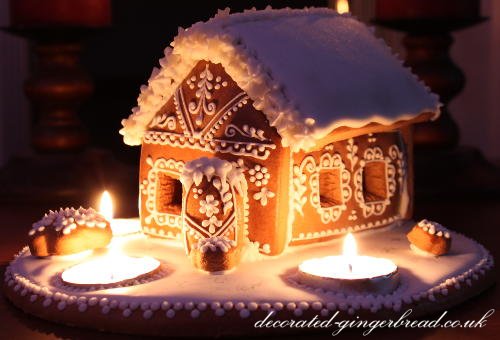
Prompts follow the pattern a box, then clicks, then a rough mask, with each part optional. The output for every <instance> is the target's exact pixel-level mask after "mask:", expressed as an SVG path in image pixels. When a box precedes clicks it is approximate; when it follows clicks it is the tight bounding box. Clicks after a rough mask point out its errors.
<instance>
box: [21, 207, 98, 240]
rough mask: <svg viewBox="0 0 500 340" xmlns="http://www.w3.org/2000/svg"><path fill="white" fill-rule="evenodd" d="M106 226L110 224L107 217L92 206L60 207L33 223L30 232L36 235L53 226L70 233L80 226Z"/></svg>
mask: <svg viewBox="0 0 500 340" xmlns="http://www.w3.org/2000/svg"><path fill="white" fill-rule="evenodd" d="M106 226H108V222H106V219H105V218H104V217H103V216H102V215H100V214H99V213H98V212H97V211H95V210H94V209H92V208H89V209H85V208H82V207H80V208H79V209H75V208H65V209H63V208H60V209H59V210H56V211H52V210H49V212H48V213H47V214H45V216H44V217H43V218H42V219H41V220H39V221H37V222H35V223H33V225H32V228H31V230H30V231H29V233H28V234H29V235H30V236H34V235H35V234H36V233H40V232H43V231H44V230H45V229H47V228H53V229H54V230H55V231H57V232H62V233H63V234H64V235H68V234H70V233H71V231H73V230H75V229H76V228H78V227H87V228H94V227H97V228H101V229H104V228H106Z"/></svg>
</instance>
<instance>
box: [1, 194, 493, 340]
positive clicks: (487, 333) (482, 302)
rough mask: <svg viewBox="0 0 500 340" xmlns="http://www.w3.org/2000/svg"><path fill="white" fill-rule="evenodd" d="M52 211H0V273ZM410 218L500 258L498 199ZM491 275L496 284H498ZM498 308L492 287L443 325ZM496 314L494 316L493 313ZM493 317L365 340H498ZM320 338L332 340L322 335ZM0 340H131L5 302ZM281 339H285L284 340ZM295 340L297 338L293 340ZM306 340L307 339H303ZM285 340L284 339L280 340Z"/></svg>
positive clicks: (379, 333)
mask: <svg viewBox="0 0 500 340" xmlns="http://www.w3.org/2000/svg"><path fill="white" fill-rule="evenodd" d="M49 208H52V209H53V208H55V207H42V206H24V205H3V206H1V207H0V220H1V221H2V222H1V224H0V243H1V247H0V264H1V266H2V272H3V269H4V268H5V265H6V264H7V263H8V261H10V260H11V259H12V255H13V254H14V253H16V252H17V251H19V250H20V249H21V248H22V247H23V246H24V245H25V244H26V235H27V231H28V230H29V228H30V226H31V223H32V222H33V221H35V220H37V219H38V218H39V217H40V216H41V215H42V214H43V213H44V211H45V210H46V209H49ZM415 216H416V218H429V219H433V220H436V221H439V222H441V223H442V224H444V225H448V226H450V227H451V228H452V229H454V230H456V231H460V232H463V233H464V234H466V235H468V236H470V237H472V238H474V239H476V240H477V241H479V242H481V243H482V244H483V245H485V246H486V248H488V249H489V250H490V251H491V252H492V253H493V255H494V256H495V258H496V259H500V242H499V241H500V237H499V236H500V198H499V199H497V200H491V199H490V200H479V199H474V198H471V199H469V200H459V201H450V200H448V201H446V202H445V203H443V202H442V201H439V202H420V203H417V206H416V209H415ZM498 272H499V271H498V270H497V274H496V275H497V282H498V278H499V277H498ZM499 305H500V292H499V289H497V288H496V287H495V286H493V287H491V288H490V289H488V290H487V291H485V292H483V293H482V294H481V295H479V296H477V297H475V298H473V299H471V300H469V301H467V302H465V303H463V304H461V305H459V306H457V307H455V308H453V309H451V310H450V311H449V313H448V315H447V318H446V319H447V320H460V321H462V322H463V321H466V320H473V319H475V320H477V319H480V318H481V316H482V315H483V314H484V313H486V311H488V310H489V309H492V308H494V309H497V307H498V306H499ZM499 312H500V311H499ZM499 312H495V314H493V315H492V316H491V317H490V318H489V319H488V321H487V324H486V327H484V328H475V329H461V328H456V329H449V328H447V329H444V328H437V329H416V330H415V329H403V328H399V329H384V330H381V329H379V330H375V331H374V332H373V333H372V334H371V335H370V336H369V337H375V338H379V337H380V338H382V337H387V338H402V337H404V338H405V340H406V339H439V340H446V339H453V340H458V339H499V338H500V335H499V334H500V316H499ZM341 334H342V335H341V336H342V338H360V337H361V331H360V330H350V331H345V332H343V333H341ZM319 337H323V338H325V339H327V338H330V339H331V338H332V337H331V335H330V334H329V332H328V331H325V333H324V336H320V335H319ZM0 338H1V339H133V338H134V337H129V336H122V335H112V334H104V333H100V332H96V331H90V330H84V329H78V328H73V327H66V326H61V325H57V324H53V323H50V322H46V321H43V320H39V319H37V318H35V317H31V316H28V315H26V314H23V313H22V312H21V311H19V310H18V309H17V308H15V307H13V306H12V305H11V304H10V303H9V302H8V301H6V299H5V298H3V297H2V298H0ZM284 338H285V337H284ZM298 338H299V337H298ZM302 338H306V337H302ZM308 338H309V336H308ZM286 339H290V337H286Z"/></svg>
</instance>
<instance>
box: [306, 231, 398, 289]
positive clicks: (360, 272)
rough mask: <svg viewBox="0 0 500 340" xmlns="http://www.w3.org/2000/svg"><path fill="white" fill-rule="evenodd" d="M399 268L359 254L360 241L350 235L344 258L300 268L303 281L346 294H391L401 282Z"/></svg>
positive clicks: (329, 258) (320, 260)
mask: <svg viewBox="0 0 500 340" xmlns="http://www.w3.org/2000/svg"><path fill="white" fill-rule="evenodd" d="M397 269H398V267H397V266H396V265H395V264H394V262H392V261H391V260H389V259H384V258H377V257H372V256H360V255H358V254H357V246H356V240H355V239H354V236H353V235H352V234H350V233H349V234H347V235H346V237H345V238H344V243H343V245H342V254H341V255H338V256H327V257H323V258H315V259H310V260H306V261H304V262H302V263H301V264H300V265H299V273H298V278H299V281H301V282H302V283H305V284H307V285H311V286H315V287H320V288H325V289H328V290H335V291H342V292H346V293H363V292H377V293H388V292H390V291H392V290H393V289H395V288H396V287H397V285H398V282H399V276H398V273H397Z"/></svg>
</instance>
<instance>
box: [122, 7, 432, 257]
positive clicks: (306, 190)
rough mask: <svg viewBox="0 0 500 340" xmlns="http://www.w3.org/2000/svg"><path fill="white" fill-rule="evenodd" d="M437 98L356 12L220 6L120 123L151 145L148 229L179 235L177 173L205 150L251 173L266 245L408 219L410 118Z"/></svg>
mask: <svg viewBox="0 0 500 340" xmlns="http://www.w3.org/2000/svg"><path fill="white" fill-rule="evenodd" d="M439 106H440V104H439V100H438V98H437V96H436V95H434V94H432V93H430V91H429V89H428V88H427V87H425V86H424V85H423V84H422V83H421V82H420V81H419V80H418V79H417V78H416V77H415V76H414V75H413V74H412V73H411V72H410V71H409V70H408V69H406V68H405V67H403V66H402V64H401V61H399V60H398V59H397V58H395V57H394V56H393V55H392V53H391V52H390V50H389V48H388V47H387V46H386V45H385V44H384V42H383V41H381V40H380V39H377V38H376V37H375V36H374V35H373V33H372V31H371V30H370V29H369V28H368V27H366V26H365V25H364V24H362V23H360V22H358V21H357V20H355V19H354V18H352V17H351V16H349V15H345V14H344V15H339V14H337V13H336V12H334V11H332V10H329V9H304V10H291V9H284V10H267V11H246V12H243V13H238V14H229V12H228V11H221V12H219V13H218V14H217V15H216V16H215V17H214V18H213V19H211V20H209V21H207V22H200V23H196V24H194V25H193V26H192V27H190V28H189V29H186V30H183V29H180V30H179V34H178V36H177V37H176V38H175V40H174V42H172V43H171V47H168V48H167V49H166V50H165V57H164V58H163V59H161V60H160V68H154V70H153V73H152V75H151V78H150V79H149V82H148V85H147V86H143V87H142V88H141V94H140V95H139V99H138V106H137V107H135V108H134V109H133V110H132V114H131V115H130V117H129V118H128V119H125V120H123V122H122V124H123V129H122V130H121V131H120V133H121V134H122V135H123V136H124V141H125V143H126V144H129V145H142V155H141V161H140V193H139V196H140V215H141V223H142V226H143V229H144V232H145V233H146V234H149V235H151V236H156V237H164V238H180V235H181V230H182V226H183V221H182V217H181V211H182V202H183V200H182V195H183V194H182V190H183V189H182V184H181V182H180V181H179V177H180V174H181V173H182V171H183V169H184V165H185V164H186V162H188V161H191V160H193V159H196V158H200V157H218V158H221V159H224V160H227V161H229V162H231V163H232V164H234V165H235V166H238V167H239V168H240V169H241V171H242V172H243V173H244V175H245V178H246V182H247V183H248V185H247V188H246V190H247V193H246V197H247V202H248V204H247V206H248V207H247V209H248V211H247V213H246V214H247V215H248V219H247V221H248V222H247V226H245V227H246V228H247V235H248V238H249V240H250V241H252V242H255V244H258V247H259V250H260V251H261V252H262V253H265V254H270V255H275V254H279V253H281V252H282V251H283V250H284V249H285V247H286V246H287V245H295V244H303V243H311V242H318V241H323V240H327V239H329V238H332V237H335V236H336V235H339V234H343V233H345V232H347V231H358V230H363V229H370V228H376V227H381V226H385V225H388V224H390V223H394V222H396V221H399V220H401V219H407V218H409V217H410V216H411V205H412V181H411V178H412V174H411V171H412V170H411V169H412V167H411V165H412V142H411V126H412V124H414V123H417V122H422V121H427V120H431V119H435V118H436V117H437V116H438V114H439ZM212 198H213V197H212ZM199 199H200V204H201V202H202V201H203V200H204V201H203V203H204V204H205V205H207V204H209V203H210V202H208V201H207V199H206V197H203V195H200V197H199ZM212 203H213V202H212ZM195 222H196V221H195ZM198 222H200V230H201V229H203V226H201V221H198ZM196 223H197V222H196ZM205 232H206V237H209V236H217V235H218V234H219V233H220V230H219V228H211V230H208V229H207V230H205Z"/></svg>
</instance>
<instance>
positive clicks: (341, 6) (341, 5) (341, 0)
mask: <svg viewBox="0 0 500 340" xmlns="http://www.w3.org/2000/svg"><path fill="white" fill-rule="evenodd" d="M335 9H336V10H337V12H338V13H339V14H343V13H349V2H348V1H347V0H337V2H336V4H335Z"/></svg>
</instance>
